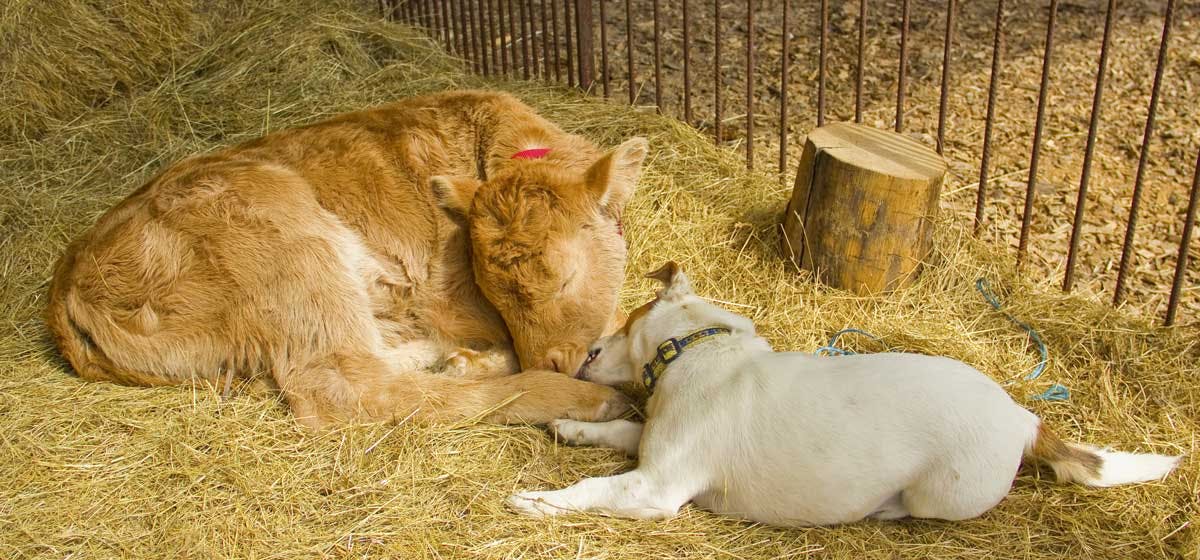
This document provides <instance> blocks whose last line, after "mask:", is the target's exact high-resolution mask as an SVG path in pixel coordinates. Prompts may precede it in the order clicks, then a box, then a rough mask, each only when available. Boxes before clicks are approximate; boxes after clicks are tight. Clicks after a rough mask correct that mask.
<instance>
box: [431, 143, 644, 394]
mask: <svg viewBox="0 0 1200 560" xmlns="http://www.w3.org/2000/svg"><path fill="white" fill-rule="evenodd" d="M647 151H648V147H647V143H646V141H645V140H644V139H642V138H633V139H631V140H628V141H626V142H625V143H623V144H621V145H620V146H618V147H617V148H616V149H614V150H612V151H611V152H609V153H607V154H605V155H604V156H603V157H601V158H600V160H599V161H596V162H595V163H594V164H592V165H591V166H590V167H589V168H588V169H587V170H586V171H585V172H582V173H580V172H579V171H577V170H566V169H563V168H562V166H561V165H557V164H554V163H553V160H528V161H521V162H514V164H512V165H509V166H506V167H505V168H504V169H502V170H500V171H498V172H497V173H495V174H494V175H493V176H491V177H489V178H488V180H487V181H482V182H481V181H478V180H475V179H473V178H467V177H434V178H433V179H432V180H431V183H432V185H433V189H434V192H435V193H436V196H437V198H438V200H439V203H440V204H441V206H442V208H443V209H445V210H446V211H447V212H448V213H450V215H451V216H452V217H454V218H455V219H457V220H459V221H460V223H463V224H464V225H465V226H466V227H467V229H468V231H469V233H470V238H471V253H472V254H471V262H472V266H473V267H474V273H475V283H476V284H477V285H478V286H479V288H480V290H481V291H482V292H483V295H484V296H485V297H486V298H487V299H488V300H489V301H490V302H491V303H492V305H494V306H495V307H496V309H497V310H498V311H499V312H500V315H501V316H502V317H503V318H504V322H505V324H506V325H507V326H508V330H509V332H510V333H511V334H512V337H513V346H514V347H515V349H516V352H517V357H518V358H519V359H520V361H521V367H522V368H525V369H529V368H540V369H552V370H556V371H560V372H563V373H567V372H574V371H575V370H576V368H578V367H579V365H580V364H581V363H582V362H583V359H584V357H585V356H586V355H587V345H588V344H589V343H591V341H593V340H595V339H596V338H598V337H599V336H601V335H602V334H605V333H606V332H611V330H612V328H613V326H614V325H613V323H614V322H615V321H616V320H617V319H616V311H617V290H618V289H619V288H620V287H621V281H622V279H623V278H624V274H625V241H624V239H622V236H621V225H620V220H621V214H622V211H623V210H624V207H625V204H626V203H627V202H629V199H630V198H631V197H632V196H633V192H634V190H635V188H636V186H637V180H638V177H639V175H640V174H641V168H642V162H643V161H644V160H645V158H646V154H647Z"/></svg>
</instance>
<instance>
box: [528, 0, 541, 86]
mask: <svg viewBox="0 0 1200 560" xmlns="http://www.w3.org/2000/svg"><path fill="white" fill-rule="evenodd" d="M536 8H537V5H536V3H535V0H529V62H530V63H531V64H533V68H531V69H530V72H529V73H530V74H531V75H532V76H534V77H535V78H541V76H542V69H541V63H540V62H538V58H539V57H540V53H539V52H538V50H539V49H540V48H541V42H540V41H538V33H537V22H538V15H537V13H535V12H536V11H537V10H536Z"/></svg>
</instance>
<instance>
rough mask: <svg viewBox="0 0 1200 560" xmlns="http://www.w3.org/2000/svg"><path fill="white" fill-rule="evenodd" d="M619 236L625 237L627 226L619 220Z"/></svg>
mask: <svg viewBox="0 0 1200 560" xmlns="http://www.w3.org/2000/svg"><path fill="white" fill-rule="evenodd" d="M617 235H620V236H621V237H625V224H624V223H623V222H622V221H621V220H617Z"/></svg>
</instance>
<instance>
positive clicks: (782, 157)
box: [779, 0, 825, 176]
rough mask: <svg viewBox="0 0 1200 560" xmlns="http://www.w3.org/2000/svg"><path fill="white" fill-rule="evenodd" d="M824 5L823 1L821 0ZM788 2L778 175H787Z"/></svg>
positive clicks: (785, 6)
mask: <svg viewBox="0 0 1200 560" xmlns="http://www.w3.org/2000/svg"><path fill="white" fill-rule="evenodd" d="M821 5H822V6H824V5H825V0H821ZM788 8H789V6H788V0H783V46H782V48H781V49H780V51H781V55H782V57H783V59H782V60H781V61H780V64H779V175H780V176H782V175H783V174H784V173H787V133H788V70H789V68H788V62H789V61H790V60H791V55H790V53H789V52H788V50H789V48H790V47H789V46H788V36H789V35H791V33H792V31H791V29H792V28H791V27H789V26H788V12H789V11H790V10H789V9H788Z"/></svg>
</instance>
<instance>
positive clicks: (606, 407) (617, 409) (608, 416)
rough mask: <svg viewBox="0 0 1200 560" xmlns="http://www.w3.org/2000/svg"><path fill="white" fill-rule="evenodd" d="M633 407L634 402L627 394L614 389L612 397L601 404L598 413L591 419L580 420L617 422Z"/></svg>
mask: <svg viewBox="0 0 1200 560" xmlns="http://www.w3.org/2000/svg"><path fill="white" fill-rule="evenodd" d="M632 407H633V402H632V401H631V400H630V399H629V397H628V396H626V395H625V393H622V392H620V391H617V390H615V389H613V390H612V395H611V396H609V398H607V399H605V400H604V402H602V403H600V406H599V407H597V408H596V411H595V412H594V413H593V414H592V415H591V417H589V418H580V420H587V421H590V422H607V421H609V420H616V419H617V418H620V417H621V415H622V414H625V413H626V412H629V410H630V409H631V408H632Z"/></svg>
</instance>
